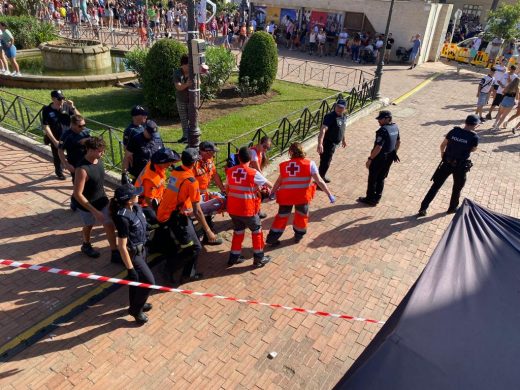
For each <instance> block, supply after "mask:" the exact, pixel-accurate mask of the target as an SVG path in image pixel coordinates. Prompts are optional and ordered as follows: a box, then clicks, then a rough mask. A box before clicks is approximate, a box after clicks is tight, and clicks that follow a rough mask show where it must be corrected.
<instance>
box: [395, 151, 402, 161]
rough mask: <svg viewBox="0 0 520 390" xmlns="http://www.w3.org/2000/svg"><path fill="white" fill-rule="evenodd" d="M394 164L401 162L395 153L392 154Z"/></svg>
mask: <svg viewBox="0 0 520 390" xmlns="http://www.w3.org/2000/svg"><path fill="white" fill-rule="evenodd" d="M394 162H396V163H398V162H401V160H400V159H399V156H398V155H397V153H394Z"/></svg>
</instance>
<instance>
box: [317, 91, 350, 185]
mask: <svg viewBox="0 0 520 390" xmlns="http://www.w3.org/2000/svg"><path fill="white" fill-rule="evenodd" d="M346 105H347V103H346V102H345V100H343V99H339V100H338V101H337V102H336V104H335V105H334V111H332V112H329V113H328V114H327V115H325V116H324V117H323V123H322V125H321V129H320V134H319V136H318V148H317V151H318V154H319V155H320V166H319V168H318V171H319V172H320V176H321V177H322V178H323V181H324V182H325V183H330V179H329V178H328V177H326V176H325V175H326V174H327V171H328V170H329V167H330V163H331V161H332V156H333V155H334V152H335V151H336V148H337V147H338V146H339V144H341V146H342V147H346V146H347V141H346V140H345V128H346V125H347V116H346V115H345V107H346Z"/></svg>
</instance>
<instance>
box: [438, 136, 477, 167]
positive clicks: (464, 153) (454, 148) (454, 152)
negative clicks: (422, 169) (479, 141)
mask: <svg viewBox="0 0 520 390" xmlns="http://www.w3.org/2000/svg"><path fill="white" fill-rule="evenodd" d="M475 136H476V133H475V132H474V131H470V130H464V129H462V128H460V127H455V128H453V130H452V131H450V132H449V133H448V135H447V137H446V138H448V145H447V146H446V151H445V153H444V159H445V160H455V161H459V162H462V161H466V160H467V159H468V158H469V156H470V154H471V149H473V147H474V146H475V145H474V140H475Z"/></svg>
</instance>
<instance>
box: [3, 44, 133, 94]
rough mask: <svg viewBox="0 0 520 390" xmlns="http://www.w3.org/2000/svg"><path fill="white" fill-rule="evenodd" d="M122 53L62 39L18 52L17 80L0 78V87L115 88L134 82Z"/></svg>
mask: <svg viewBox="0 0 520 390" xmlns="http://www.w3.org/2000/svg"><path fill="white" fill-rule="evenodd" d="M123 58H124V51H122V50H117V49H113V50H111V49H110V48H109V47H108V46H106V45H103V44H101V43H100V42H98V41H93V40H86V39H75V40H68V39H62V40H57V41H50V42H45V43H42V44H41V45H40V47H39V48H38V49H30V50H20V51H19V52H18V55H17V60H18V64H19V65H20V71H21V73H22V76H21V77H13V76H10V75H0V85H4V86H8V87H17V88H42V89H69V88H96V87H106V86H113V85H119V84H122V83H125V82H128V81H131V80H134V79H135V78H136V76H135V74H134V73H133V72H129V71H128V70H127V69H126V68H125V66H124V63H123Z"/></svg>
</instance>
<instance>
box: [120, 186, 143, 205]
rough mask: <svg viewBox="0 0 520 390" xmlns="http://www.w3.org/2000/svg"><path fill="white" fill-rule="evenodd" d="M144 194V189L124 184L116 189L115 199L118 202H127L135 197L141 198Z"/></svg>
mask: <svg viewBox="0 0 520 390" xmlns="http://www.w3.org/2000/svg"><path fill="white" fill-rule="evenodd" d="M142 193H143V188H142V187H139V188H136V187H134V186H133V185H132V184H130V183H128V184H123V185H122V186H119V187H117V188H116V191H115V193H114V197H115V198H116V200H117V201H118V202H126V201H128V200H130V199H132V198H133V197H134V196H139V195H141V194H142Z"/></svg>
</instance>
